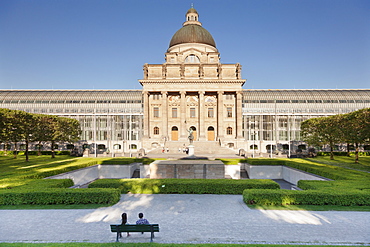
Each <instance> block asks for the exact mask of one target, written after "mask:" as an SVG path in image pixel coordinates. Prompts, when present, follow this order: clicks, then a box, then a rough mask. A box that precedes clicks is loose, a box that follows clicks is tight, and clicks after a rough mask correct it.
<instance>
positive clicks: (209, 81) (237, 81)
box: [139, 79, 247, 84]
mask: <svg viewBox="0 0 370 247" xmlns="http://www.w3.org/2000/svg"><path fill="white" fill-rule="evenodd" d="M246 81H247V80H244V79H242V80H235V79H231V80H227V79H221V80H219V79H209V80H207V79H201V80H199V79H193V80H192V79H188V80H184V79H173V80H171V79H166V80H163V79H162V80H161V79H158V80H139V82H140V83H141V84H143V83H144V84H145V83H148V84H157V83H161V84H179V83H187V84H190V83H196V84H198V83H245V82H246Z"/></svg>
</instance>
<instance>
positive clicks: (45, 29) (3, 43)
mask: <svg viewBox="0 0 370 247" xmlns="http://www.w3.org/2000/svg"><path fill="white" fill-rule="evenodd" d="M192 3H193V4H194V8H195V9H196V10H197V11H198V13H199V20H200V21H201V22H202V24H203V27H204V28H206V29H207V30H208V31H209V32H210V33H211V34H212V36H213V38H214V40H215V41H216V46H217V48H218V50H219V52H220V54H221V62H222V63H240V64H241V65H242V66H243V70H242V77H243V78H244V79H247V82H246V83H245V85H244V88H245V89H249V88H250V89H312V88H313V89H332V88H340V89H343V88H370V1H369V0H233V1H221V0H191V1H185V0H1V1H0V89H141V86H140V84H139V82H138V80H139V79H142V77H143V71H142V66H143V65H144V64H145V63H149V64H161V63H163V62H164V53H165V52H166V50H167V48H168V45H169V42H170V40H171V38H172V36H173V34H174V33H175V32H176V31H177V30H178V29H180V28H181V27H182V23H183V22H184V21H185V13H186V12H187V10H188V9H189V8H190V7H191V4H192Z"/></svg>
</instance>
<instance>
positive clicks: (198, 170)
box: [149, 160, 225, 179]
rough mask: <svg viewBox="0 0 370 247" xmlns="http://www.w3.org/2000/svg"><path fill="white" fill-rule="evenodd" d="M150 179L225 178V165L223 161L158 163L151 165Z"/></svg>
mask: <svg viewBox="0 0 370 247" xmlns="http://www.w3.org/2000/svg"><path fill="white" fill-rule="evenodd" d="M149 170H150V171H149V177H150V178H154V179H156V178H201V179H223V178H225V165H224V164H223V163H222V162H221V161H217V160H216V161H208V160H207V161H201V160H189V161H185V160H184V161H183V160H182V161H178V160H177V161H176V162H174V161H157V162H153V163H151V164H150V165H149Z"/></svg>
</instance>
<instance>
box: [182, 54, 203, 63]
mask: <svg viewBox="0 0 370 247" xmlns="http://www.w3.org/2000/svg"><path fill="white" fill-rule="evenodd" d="M185 63H200V60H199V57H197V56H195V55H194V54H191V55H189V56H187V57H186V58H185Z"/></svg>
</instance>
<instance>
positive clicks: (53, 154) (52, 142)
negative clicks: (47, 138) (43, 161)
mask: <svg viewBox="0 0 370 247" xmlns="http://www.w3.org/2000/svg"><path fill="white" fill-rule="evenodd" d="M54 144H55V142H54V141H51V158H55V152H54Z"/></svg>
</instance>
